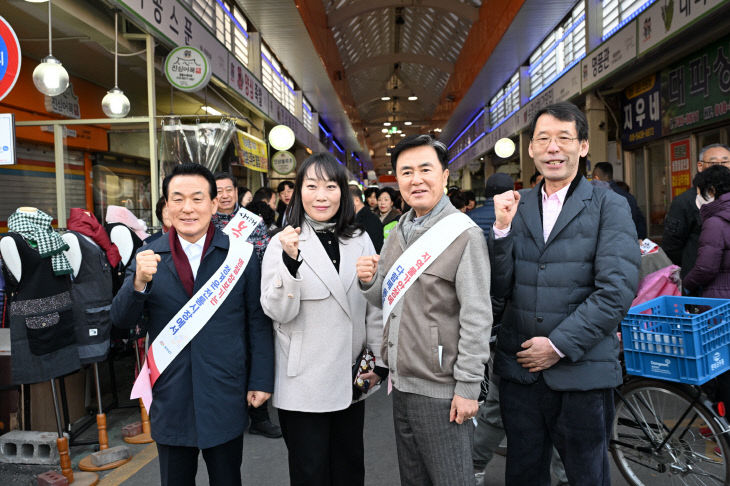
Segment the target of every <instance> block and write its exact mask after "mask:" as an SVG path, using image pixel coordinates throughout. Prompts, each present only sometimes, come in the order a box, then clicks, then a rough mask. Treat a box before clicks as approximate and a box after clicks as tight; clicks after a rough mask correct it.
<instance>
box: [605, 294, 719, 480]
mask: <svg viewBox="0 0 730 486" xmlns="http://www.w3.org/2000/svg"><path fill="white" fill-rule="evenodd" d="M672 299H674V300H675V304H676V303H678V305H675V307H678V308H680V309H681V310H682V311H684V304H683V302H686V300H684V301H682V300H679V301H677V300H676V299H686V298H681V297H673V298H672ZM651 302H653V301H651ZM725 302H728V301H725ZM649 304H650V303H649ZM650 306H651V305H649V306H648V307H650ZM640 307H642V309H640V310H644V311H646V309H647V308H648V307H647V306H643V305H642V306H637V307H636V308H633V309H632V310H631V311H630V315H631V312H633V311H634V309H639V308H640ZM656 309H657V308H656V307H655V310H656ZM637 314H638V312H637ZM679 314H681V313H680V312H677V313H676V314H672V317H674V318H676V317H678V315H679ZM680 317H681V316H680ZM727 317H728V316H727V314H724V315H723V317H722V318H721V319H720V318H717V317H712V319H715V320H717V321H719V324H722V325H723V326H725V325H726V324H727V322H725V321H728V320H730V319H727ZM649 318H651V319H652V321H653V322H651V323H649V322H648V321H647V319H649ZM693 318H694V316H693ZM629 320H630V319H629ZM641 320H642V322H641V327H642V329H640V330H639V332H640V333H641V332H646V333H648V334H647V336H641V335H637V329H638V328H637V326H636V325H634V327H633V328H631V327H627V326H625V325H624V324H626V323H627V321H626V320H624V323H622V331H623V332H622V334H624V336H625V338H626V337H628V336H626V333H627V332H633V333H634V334H633V338H634V342H633V351H631V349H632V343H630V341H631V337H628V339H624V349H625V350H624V353H625V356H626V353H629V354H630V353H634V352H636V350H637V349H641V351H639V352H638V353H636V354H639V355H642V354H644V355H646V356H645V357H646V358H648V357H651V359H652V361H650V363H651V369H643V370H642V369H639V370H637V369H630V370H629V372H630V373H631V374H633V375H640V376H635V377H627V379H626V380H625V382H624V384H623V385H622V386H620V387H618V388H616V390H615V394H614V397H615V400H614V403H615V416H614V420H613V424H612V430H611V440H610V450H611V454H612V456H613V458H614V462H615V463H616V465H617V466H618V469H619V470H620V472H621V474H622V475H623V476H624V478H625V479H626V480H627V481H628V482H629V484H632V485H634V486H648V485H650V484H651V485H654V484H662V486H664V485H674V484H679V485H730V436H728V433H729V432H730V425H729V424H728V421H727V420H726V419H725V417H724V405H723V404H715V403H713V402H712V400H710V398H709V397H708V395H707V394H706V393H705V392H704V391H703V389H702V388H701V385H702V384H703V383H705V382H707V381H709V380H710V379H712V378H714V377H715V376H717V375H718V374H720V373H719V372H717V373H714V374H703V373H701V372H695V373H696V374H695V376H694V377H693V378H689V379H688V378H686V377H677V376H672V373H668V372H667V371H666V370H663V369H662V368H661V366H664V364H665V362H667V365H669V363H668V362H669V358H665V356H672V355H673V356H675V357H677V359H679V360H683V361H687V359H688V356H689V357H691V356H690V355H691V353H690V352H687V353H686V354H685V350H686V351H690V348H691V347H692V344H691V343H689V342H687V341H688V340H689V338H691V337H693V336H691V335H690V334H684V337H683V338H677V336H679V335H680V334H679V333H677V332H675V333H674V334H671V333H670V332H668V329H669V328H667V327H666V326H665V327H663V328H662V327H661V326H659V325H658V324H657V321H658V320H659V321H660V320H661V317H657V316H652V315H649V316H647V315H642V316H641ZM676 321H677V320H676V319H674V321H673V322H672V326H673V328H674V329H680V328H681V326H679V325H678V324H677V323H676ZM707 322H708V321H705V322H703V326H704V325H705V324H706V323H707ZM633 324H636V323H633ZM647 324H649V325H647ZM716 325H718V324H717V323H715V322H714V321H711V322H710V327H709V328H705V327H703V328H702V332H705V331H706V329H710V330H712V329H713V326H716ZM714 329H719V328H718V327H714ZM684 331H685V332H686V328H685V329H684ZM693 332H694V331H693ZM657 336H658V337H657ZM666 336H669V337H672V336H674V339H673V340H669V339H668V338H667V337H666ZM722 336H723V337H722V339H723V341H722V342H723V343H724V344H720V345H719V346H720V347H727V346H728V345H727V337H724V336H725V334H723V335H722ZM637 338H638V339H637ZM642 339H644V341H642ZM702 339H703V340H705V341H708V340H709V339H710V338H705V337H704V336H703V338H702ZM712 339H715V338H714V337H713V338H712ZM627 341H628V342H629V343H628V344H627ZM668 342H669V343H673V344H677V345H678V347H679V348H681V349H680V351H677V349H670V348H671V346H667V344H666V343H668ZM647 343H655V344H650V345H647ZM696 344H697V343H695V345H696ZM627 346H628V348H627ZM685 348H686V349H685ZM698 348H700V346H698ZM627 349H628V350H627ZM715 349H718V348H717V347H716V348H715ZM665 351H666V352H667V353H666V354H665ZM706 351H707V350H706V349H705V354H707V353H706ZM712 352H713V353H714V352H715V351H714V350H713V351H712ZM659 353H661V354H659ZM722 353H723V354H722V357H723V359H724V356H725V353H727V351H726V350H725V349H724V348H722ZM680 354H681V357H680V356H679V355H680ZM638 357H639V358H645V357H644V356H638ZM627 358H628V359H627V361H626V367H627V368H630V366H635V365H636V364H637V361H636V358H637V356H633V355H631V356H627ZM657 358H658V359H657ZM707 358H708V359H710V360H712V359H713V358H714V359H716V360H717V359H718V358H717V357H716V356H709V357H707ZM628 361H632V363H631V365H629V362H628ZM641 366H642V363H639V368H641ZM707 369H710V368H709V367H708V368H707ZM726 369H727V367H724V368H722V369H721V370H717V369H716V370H715V371H722V370H726ZM657 372H662V373H667V375H666V379H657V375H658V374H659V373H657ZM691 372H692V370H690V373H691ZM675 373H676V370H675ZM652 375H653V377H652V378H647V377H646V376H652ZM662 377H664V375H662ZM667 379H670V380H672V381H680V382H679V383H673V382H670V381H667ZM681 381H685V382H688V383H682V382H681ZM690 383H691V384H690Z"/></svg>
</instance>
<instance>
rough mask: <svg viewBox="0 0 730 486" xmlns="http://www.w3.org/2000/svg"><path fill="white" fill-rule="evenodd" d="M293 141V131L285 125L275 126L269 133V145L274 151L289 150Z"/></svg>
mask: <svg viewBox="0 0 730 486" xmlns="http://www.w3.org/2000/svg"><path fill="white" fill-rule="evenodd" d="M295 139H296V137H295V136H294V131H293V130H292V129H291V128H289V127H288V126H286V125H276V126H275V127H274V128H272V129H271V131H270V132H269V143H270V144H271V146H272V147H274V148H275V149H276V150H289V149H290V148H291V146H292V145H294V141H295Z"/></svg>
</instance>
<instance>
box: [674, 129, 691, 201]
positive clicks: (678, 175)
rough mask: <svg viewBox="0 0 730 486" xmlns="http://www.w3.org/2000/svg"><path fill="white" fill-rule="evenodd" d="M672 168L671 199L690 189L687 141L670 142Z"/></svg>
mask: <svg viewBox="0 0 730 486" xmlns="http://www.w3.org/2000/svg"><path fill="white" fill-rule="evenodd" d="M669 151H670V154H669V156H670V164H671V168H672V199H674V198H675V197H677V196H678V195H680V194H682V193H683V192H684V191H686V190H687V189H689V188H690V187H692V171H691V169H690V165H689V139H688V138H687V139H684V140H678V141H676V142H672V143H671V145H670V146H669Z"/></svg>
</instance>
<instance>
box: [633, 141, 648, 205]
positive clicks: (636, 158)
mask: <svg viewBox="0 0 730 486" xmlns="http://www.w3.org/2000/svg"><path fill="white" fill-rule="evenodd" d="M630 156H631V160H632V166H633V174H632V176H633V177H632V178H631V180H632V182H631V187H630V189H631V193H632V194H633V195H634V197H635V198H636V203H637V204H638V205H639V209H641V212H642V213H643V214H644V215H648V214H649V211H648V198H647V192H648V191H647V187H646V164H645V163H644V150H643V149H637V150H634V151H633V152H630Z"/></svg>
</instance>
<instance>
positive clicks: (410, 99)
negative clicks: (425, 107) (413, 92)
mask: <svg viewBox="0 0 730 486" xmlns="http://www.w3.org/2000/svg"><path fill="white" fill-rule="evenodd" d="M417 99H418V96H409V97H408V101H416V100H417Z"/></svg>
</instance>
